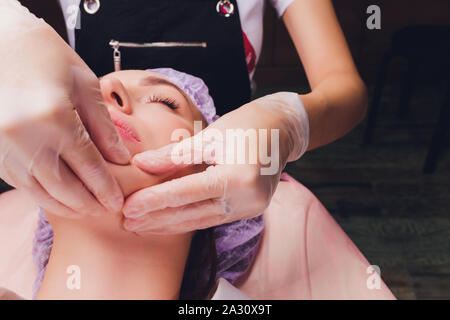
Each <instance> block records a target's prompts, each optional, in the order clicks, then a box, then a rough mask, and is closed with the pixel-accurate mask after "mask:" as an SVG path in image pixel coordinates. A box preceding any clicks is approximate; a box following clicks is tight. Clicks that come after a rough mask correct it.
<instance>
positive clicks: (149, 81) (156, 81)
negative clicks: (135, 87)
mask: <svg viewBox="0 0 450 320" xmlns="http://www.w3.org/2000/svg"><path fill="white" fill-rule="evenodd" d="M139 85H140V86H157V85H160V86H169V87H172V88H174V89H176V90H177V91H178V92H180V93H181V94H182V95H183V96H184V97H186V93H185V92H184V91H183V90H181V89H180V88H179V87H178V86H177V85H175V84H173V83H172V82H170V81H169V80H166V79H163V78H159V77H155V76H148V77H145V78H142V79H141V80H140V81H139Z"/></svg>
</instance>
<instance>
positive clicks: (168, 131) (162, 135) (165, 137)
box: [139, 111, 194, 151]
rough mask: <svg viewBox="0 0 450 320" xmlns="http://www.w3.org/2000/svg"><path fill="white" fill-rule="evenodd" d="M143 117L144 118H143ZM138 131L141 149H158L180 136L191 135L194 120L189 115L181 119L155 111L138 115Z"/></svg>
mask: <svg viewBox="0 0 450 320" xmlns="http://www.w3.org/2000/svg"><path fill="white" fill-rule="evenodd" d="M144 119H145V120H144ZM139 120H140V121H139V132H140V134H141V140H142V143H141V145H142V146H141V147H142V148H143V150H142V151H145V150H151V149H158V148H160V147H163V146H166V145H168V144H170V143H173V142H178V141H179V140H180V136H186V135H187V136H188V137H189V136H192V135H193V133H194V130H193V128H194V122H193V120H191V118H190V117H188V119H183V118H181V117H179V116H176V115H174V114H168V113H167V112H164V111H161V112H155V113H153V114H152V115H148V114H147V115H145V114H142V115H139Z"/></svg>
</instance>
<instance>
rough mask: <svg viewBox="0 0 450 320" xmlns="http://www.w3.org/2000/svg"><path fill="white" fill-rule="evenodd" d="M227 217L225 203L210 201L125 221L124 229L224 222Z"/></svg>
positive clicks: (147, 228) (132, 229) (138, 229)
mask: <svg viewBox="0 0 450 320" xmlns="http://www.w3.org/2000/svg"><path fill="white" fill-rule="evenodd" d="M227 216H228V214H227V212H226V205H225V204H224V203H223V201H221V200H216V199H208V200H205V201H200V202H196V203H192V204H189V205H186V206H182V207H176V208H166V209H163V210H159V211H156V212H151V213H148V214H146V215H144V216H141V217H139V218H137V219H125V221H124V228H125V229H126V230H129V231H142V230H149V229H158V228H161V227H165V226H168V225H178V224H183V223H189V221H199V220H202V219H205V218H210V217H212V218H217V219H218V220H220V221H224V220H225V219H226V218H227Z"/></svg>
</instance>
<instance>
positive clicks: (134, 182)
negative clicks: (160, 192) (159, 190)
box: [108, 163, 169, 197]
mask: <svg viewBox="0 0 450 320" xmlns="http://www.w3.org/2000/svg"><path fill="white" fill-rule="evenodd" d="M108 167H109V170H110V172H111V173H112V175H113V176H114V177H115V178H116V180H117V182H118V183H119V186H120V188H121V189H122V192H123V193H124V196H125V197H127V196H129V195H130V194H132V193H134V192H136V191H138V190H141V189H143V188H146V187H150V186H154V185H156V184H159V183H161V182H162V181H164V180H165V179H166V178H167V177H168V176H169V175H167V174H166V175H158V176H156V175H151V174H147V173H146V172H144V171H142V170H140V169H139V168H138V167H136V166H134V165H128V166H120V165H116V164H112V163H108Z"/></svg>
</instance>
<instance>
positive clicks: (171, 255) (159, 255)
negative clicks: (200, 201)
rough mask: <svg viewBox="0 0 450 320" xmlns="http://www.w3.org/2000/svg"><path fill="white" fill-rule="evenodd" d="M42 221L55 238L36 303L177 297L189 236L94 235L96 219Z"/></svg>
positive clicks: (188, 246) (118, 232)
mask: <svg viewBox="0 0 450 320" xmlns="http://www.w3.org/2000/svg"><path fill="white" fill-rule="evenodd" d="M47 217H49V218H50V217H51V218H50V219H49V221H50V223H51V224H52V227H53V231H54V239H53V247H52V252H51V255H50V260H49V263H48V266H47V270H46V273H45V277H44V280H43V282H42V285H41V289H40V291H39V294H38V296H37V299H63V300H65V299H164V300H166V299H178V297H179V292H180V287H181V282H182V279H183V273H184V268H185V264H186V260H187V256H188V253H189V248H190V243H191V238H192V234H184V235H176V236H149V237H140V236H137V235H135V234H133V233H130V232H127V231H124V230H122V229H121V228H118V229H117V230H115V231H114V233H110V232H105V231H104V230H103V231H99V228H97V227H96V223H95V222H92V221H98V220H95V219H99V218H86V219H83V220H77V221H68V220H66V219H60V218H56V217H55V216H52V215H49V214H47ZM100 219H101V218H100ZM86 220H90V221H86Z"/></svg>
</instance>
